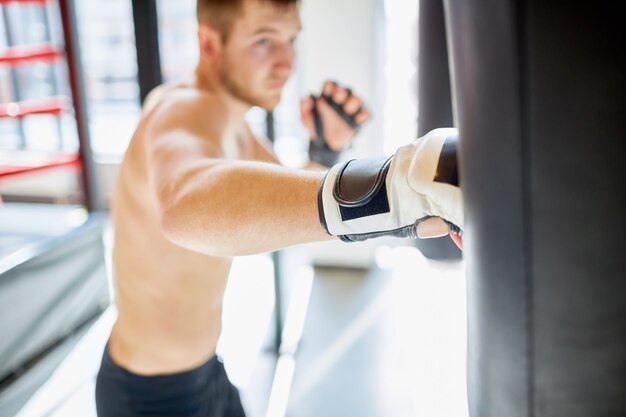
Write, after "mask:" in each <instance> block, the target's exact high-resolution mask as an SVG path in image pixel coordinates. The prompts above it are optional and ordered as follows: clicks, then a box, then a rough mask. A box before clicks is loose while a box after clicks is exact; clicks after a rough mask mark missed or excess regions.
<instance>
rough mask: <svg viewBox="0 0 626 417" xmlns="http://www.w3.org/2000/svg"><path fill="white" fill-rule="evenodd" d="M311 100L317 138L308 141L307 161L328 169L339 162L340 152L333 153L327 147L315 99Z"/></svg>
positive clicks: (312, 97) (313, 97)
mask: <svg viewBox="0 0 626 417" xmlns="http://www.w3.org/2000/svg"><path fill="white" fill-rule="evenodd" d="M311 99H312V102H313V121H314V123H315V134H316V135H317V137H316V138H314V139H313V140H310V141H309V159H310V160H311V161H313V162H317V163H318V164H320V165H323V166H325V167H328V168H330V167H332V166H333V165H335V164H336V163H337V162H338V161H339V156H340V155H341V152H337V151H333V150H332V149H330V147H329V146H328V143H327V142H326V138H325V137H324V124H323V123H322V118H321V117H320V113H319V111H318V110H317V105H316V98H315V96H313V95H312V96H311Z"/></svg>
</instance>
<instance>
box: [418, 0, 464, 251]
mask: <svg viewBox="0 0 626 417" xmlns="http://www.w3.org/2000/svg"><path fill="white" fill-rule="evenodd" d="M418 27H419V34H418V46H419V47H418V65H417V68H418V86H417V87H418V89H417V91H418V107H419V111H418V120H417V136H418V137H422V136H424V135H425V134H426V133H428V132H430V131H431V130H433V129H436V128H439V127H452V126H454V120H453V117H452V97H451V92H450V70H449V67H448V50H447V48H446V27H445V20H444V14H443V0H420V7H419V26H418ZM415 245H416V246H417V248H418V249H419V250H420V251H421V252H422V253H423V254H424V256H426V257H428V258H431V259H441V260H445V259H460V258H461V251H460V250H459V249H458V248H457V247H456V245H455V244H454V243H453V242H452V239H449V238H447V237H446V238H443V239H416V240H415Z"/></svg>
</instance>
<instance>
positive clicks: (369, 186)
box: [333, 158, 391, 221]
mask: <svg viewBox="0 0 626 417" xmlns="http://www.w3.org/2000/svg"><path fill="white" fill-rule="evenodd" d="M390 163H391V158H384V159H383V158H379V159H355V160H351V161H348V162H346V163H345V164H344V165H343V166H342V167H341V169H340V170H339V172H338V174H337V177H336V179H335V184H334V187H333V197H334V198H335V201H336V202H337V203H338V204H339V211H340V213H341V218H342V220H343V221H346V220H352V219H357V218H360V217H366V216H373V215H376V214H382V213H389V211H390V210H389V199H388V197H387V187H386V185H385V179H386V178H387V172H388V171H389V165H390Z"/></svg>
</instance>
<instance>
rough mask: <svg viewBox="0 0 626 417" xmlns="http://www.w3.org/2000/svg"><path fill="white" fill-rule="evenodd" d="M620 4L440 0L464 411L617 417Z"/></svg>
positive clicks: (624, 410) (623, 292)
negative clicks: (455, 184) (450, 117)
mask: <svg viewBox="0 0 626 417" xmlns="http://www.w3.org/2000/svg"><path fill="white" fill-rule="evenodd" d="M621 9H622V5H621V2H619V1H612V0H611V1H608V0H593V1H584V2H583V1H572V0H568V1H565V0H559V1H557V0H554V1H546V0H446V1H445V12H446V18H447V25H448V31H449V32H448V33H449V34H450V35H451V38H450V41H451V43H450V44H449V45H451V48H450V59H451V62H452V68H453V80H454V82H453V85H454V89H453V90H454V91H455V94H456V106H457V109H456V111H457V116H458V124H459V129H460V134H459V137H460V148H459V152H460V172H461V178H462V186H463V192H464V200H465V209H466V217H465V225H466V230H465V236H464V238H465V253H464V257H465V259H466V266H467V277H468V390H469V392H468V396H469V402H470V404H469V408H470V413H471V416H472V417H624V416H626V203H625V202H626V184H625V181H626V168H625V167H626V66H625V56H626V44H625V39H626V35H625V34H624V26H625V23H624V22H625V21H626V19H625V15H624V13H623V12H622V11H621Z"/></svg>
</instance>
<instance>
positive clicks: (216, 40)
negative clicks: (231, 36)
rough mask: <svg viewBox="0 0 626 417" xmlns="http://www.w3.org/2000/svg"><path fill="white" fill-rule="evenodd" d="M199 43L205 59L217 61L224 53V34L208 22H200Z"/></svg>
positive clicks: (201, 53) (201, 54)
mask: <svg viewBox="0 0 626 417" xmlns="http://www.w3.org/2000/svg"><path fill="white" fill-rule="evenodd" d="M198 45H199V46H200V56H201V57H202V58H203V59H206V60H208V61H215V60H216V59H217V58H218V57H219V56H220V54H221V53H222V36H221V35H220V33H219V32H218V31H217V30H215V29H214V28H212V27H211V26H209V25H208V24H206V23H205V24H199V25H198Z"/></svg>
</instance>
